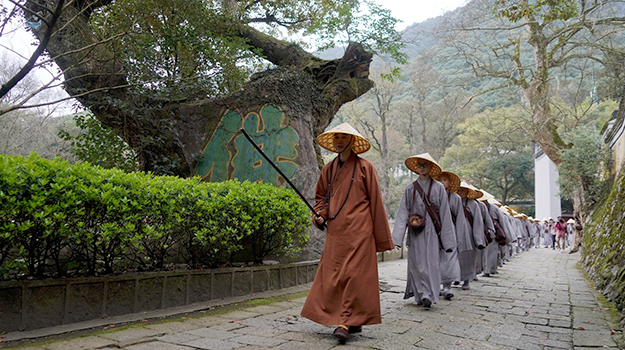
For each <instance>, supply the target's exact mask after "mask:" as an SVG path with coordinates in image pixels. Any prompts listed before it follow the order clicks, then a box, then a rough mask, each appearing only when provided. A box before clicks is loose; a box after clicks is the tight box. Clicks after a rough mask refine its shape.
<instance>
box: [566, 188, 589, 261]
mask: <svg viewBox="0 0 625 350" xmlns="http://www.w3.org/2000/svg"><path fill="white" fill-rule="evenodd" d="M582 186H583V184H582V181H579V185H578V187H576V188H575V190H574V191H573V193H572V194H571V198H572V199H573V217H574V219H575V233H574V234H573V242H572V243H571V248H570V249H569V254H572V253H576V252H578V251H579V248H580V247H581V245H582V235H583V233H584V222H586V216H587V215H586V212H585V210H584V209H585V207H586V206H585V203H584V197H583V194H584V191H583V187H582Z"/></svg>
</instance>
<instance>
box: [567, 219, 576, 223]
mask: <svg viewBox="0 0 625 350" xmlns="http://www.w3.org/2000/svg"><path fill="white" fill-rule="evenodd" d="M566 223H567V224H574V223H575V220H573V219H569V220H568V221H567V222H566Z"/></svg>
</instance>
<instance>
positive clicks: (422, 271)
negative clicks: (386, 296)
mask: <svg viewBox="0 0 625 350" xmlns="http://www.w3.org/2000/svg"><path fill="white" fill-rule="evenodd" d="M417 181H418V183H419V184H420V185H421V188H422V189H423V191H424V192H425V193H426V194H427V192H428V188H429V186H430V182H431V181H433V183H432V191H431V193H430V197H429V198H430V202H431V203H432V205H434V207H435V208H437V209H438V214H439V217H440V219H441V226H442V227H441V232H440V237H441V243H442V245H443V248H444V249H445V250H452V251H453V250H456V248H457V244H456V233H455V229H454V224H453V222H452V219H451V212H450V210H449V202H448V199H447V191H445V186H443V184H441V183H440V182H438V181H436V180H432V179H431V178H429V177H428V178H427V179H426V181H425V183H422V182H421V179H420V178H418V179H417ZM413 194H416V198H415V196H414V195H413ZM412 214H418V215H422V216H424V217H425V228H424V229H423V231H422V232H420V233H416V232H415V230H414V229H412V228H409V226H408V217H410V215H412ZM406 228H408V236H407V238H406V245H407V246H408V278H407V280H406V292H405V294H404V299H407V298H410V297H411V296H414V297H415V300H416V301H417V302H419V301H421V300H422V299H423V298H428V299H430V301H432V303H438V293H439V290H440V285H441V272H440V256H439V249H440V248H439V239H438V235H437V233H436V230H435V229H434V223H433V222H432V219H431V218H430V215H426V209H425V204H424V203H423V200H422V198H421V196H419V192H418V191H417V192H416V193H415V191H414V186H413V184H412V183H410V184H409V185H408V186H407V187H406V190H405V191H404V195H403V197H402V199H401V202H400V204H399V209H397V216H396V219H395V226H394V227H393V243H394V244H395V245H396V246H403V242H404V236H405V235H406Z"/></svg>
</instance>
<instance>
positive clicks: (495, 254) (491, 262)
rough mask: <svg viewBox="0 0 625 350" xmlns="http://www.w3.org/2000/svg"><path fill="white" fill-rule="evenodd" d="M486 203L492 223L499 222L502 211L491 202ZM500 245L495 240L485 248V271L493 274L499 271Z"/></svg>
mask: <svg viewBox="0 0 625 350" xmlns="http://www.w3.org/2000/svg"><path fill="white" fill-rule="evenodd" d="M484 204H485V205H486V207H487V209H486V210H487V214H488V217H489V218H490V220H491V223H492V224H493V225H494V221H497V223H499V220H500V217H499V213H501V211H500V210H499V209H497V208H496V207H495V206H494V205H492V204H489V203H484ZM502 215H503V213H502ZM499 226H501V224H499ZM502 230H503V227H502ZM499 247H500V246H499V243H497V242H496V241H494V240H493V241H492V242H491V243H490V244H489V245H488V246H487V247H486V249H484V260H483V266H484V273H488V274H493V273H496V272H497V265H498V264H499V255H500V249H499Z"/></svg>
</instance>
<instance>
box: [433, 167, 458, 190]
mask: <svg viewBox="0 0 625 350" xmlns="http://www.w3.org/2000/svg"><path fill="white" fill-rule="evenodd" d="M443 175H447V177H448V178H449V192H451V193H456V191H458V188H459V187H460V178H459V177H458V175H456V174H454V173H452V172H451V171H443V172H442V173H440V174H439V175H438V176H437V177H436V180H438V179H440V177H441V176H443Z"/></svg>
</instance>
